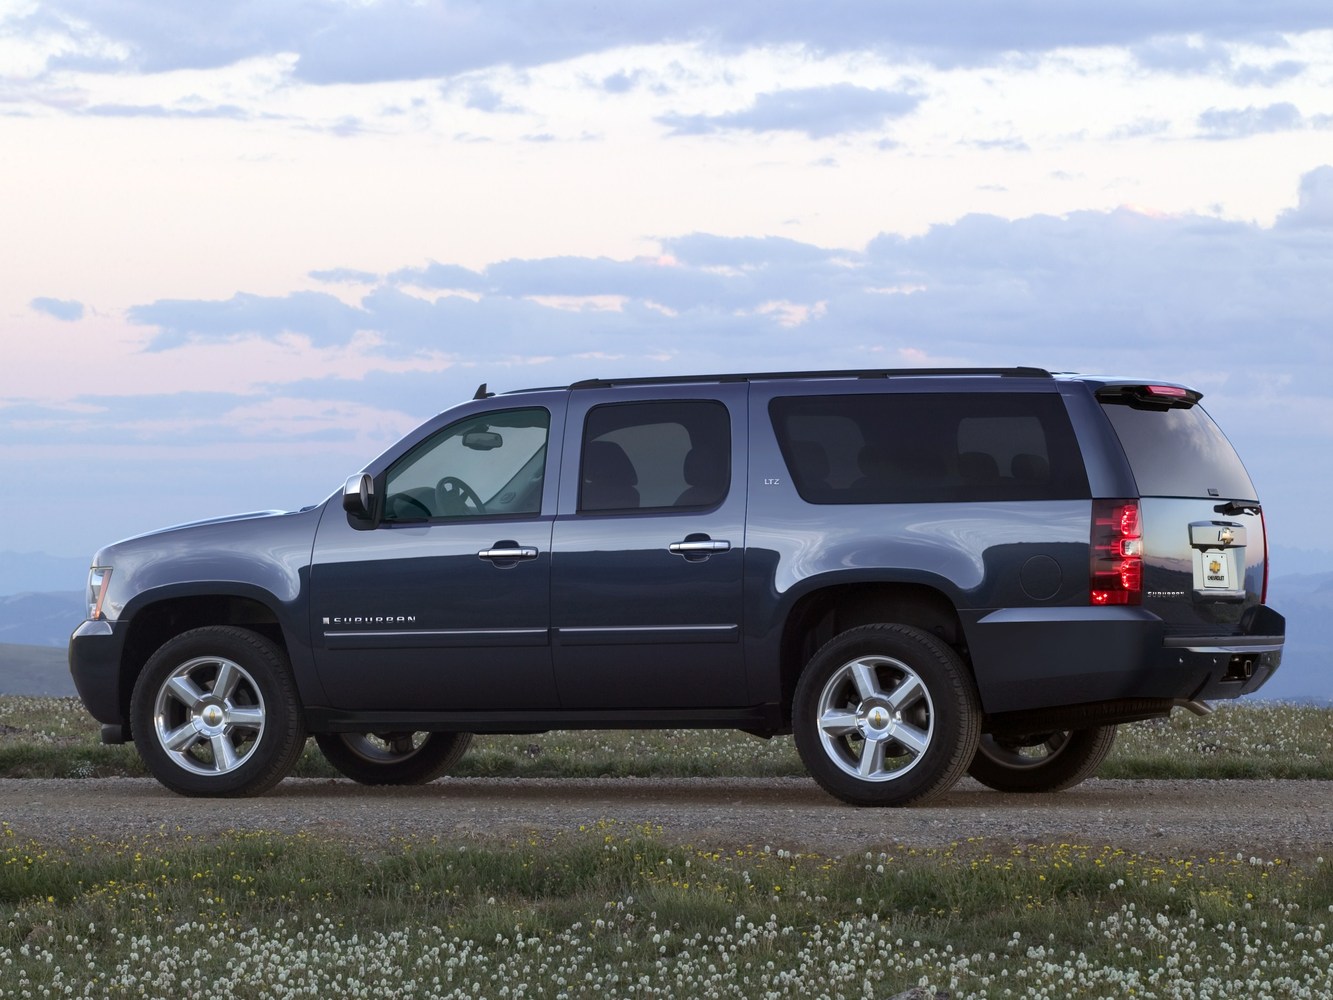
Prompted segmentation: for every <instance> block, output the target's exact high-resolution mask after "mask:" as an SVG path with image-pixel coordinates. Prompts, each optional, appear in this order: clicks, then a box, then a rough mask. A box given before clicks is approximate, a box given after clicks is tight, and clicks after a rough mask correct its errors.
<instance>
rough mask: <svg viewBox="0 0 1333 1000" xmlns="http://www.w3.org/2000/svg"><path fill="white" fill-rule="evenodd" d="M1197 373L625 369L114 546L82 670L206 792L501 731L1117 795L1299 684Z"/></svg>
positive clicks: (446, 749)
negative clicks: (1140, 774) (1156, 730)
mask: <svg viewBox="0 0 1333 1000" xmlns="http://www.w3.org/2000/svg"><path fill="white" fill-rule="evenodd" d="M1199 399H1200V393H1198V392H1196V391H1194V390H1192V389H1189V388H1186V387H1183V386H1180V385H1174V384H1169V383H1163V382H1151V381H1142V380H1134V379H1131V380H1125V379H1118V378H1093V377H1087V376H1080V375H1052V374H1050V373H1048V372H1046V371H1042V370H1039V369H1033V368H1006V369H932V370H922V369H909V370H901V371H850V372H809V373H777V374H773V373H770V374H737V375H713V376H697V377H685V378H639V379H618V380H600V379H598V380H592V381H585V382H578V383H575V384H573V385H570V386H566V387H562V388H548V389H534V390H526V391H521V392H511V393H506V394H504V395H499V396H497V395H495V394H493V393H488V392H486V387H485V385H483V386H482V387H481V388H480V389H479V390H478V392H477V395H476V396H475V397H474V398H473V399H472V400H471V401H470V402H467V403H464V404H462V405H461V406H458V407H455V408H454V409H451V410H448V411H446V412H444V413H442V414H440V415H439V416H438V417H436V418H435V419H433V420H430V421H428V422H427V423H425V424H423V425H422V426H421V427H420V428H418V429H417V430H416V431H414V432H412V433H411V434H409V435H408V436H407V437H406V438H404V439H403V440H402V441H401V442H399V443H398V444H396V445H394V446H393V447H392V448H390V449H389V450H388V451H386V452H385V453H384V454H383V455H381V456H380V457H379V458H377V459H376V460H375V461H373V462H371V463H370V465H368V466H367V467H366V469H365V471H364V472H362V473H360V474H358V475H356V476H353V477H352V478H351V479H349V480H348V481H347V484H346V486H345V487H344V488H343V490H342V492H341V493H339V494H336V495H335V496H334V497H331V498H330V499H329V500H328V501H326V502H324V503H322V504H319V505H317V506H314V507H308V508H305V509H304V510H300V511H296V512H293V513H282V512H277V511H269V512H264V513H258V514H246V515H242V516H239V517H232V518H225V519H220V520H213V521H203V522H200V523H197V524H189V525H184V526H181V527H175V528H168V529H166V530H164V531H160V532H156V533H153V534H148V535H144V536H141V537H138V538H133V539H130V540H128V541H123V542H118V543H116V544H115V545H111V546H109V547H107V548H105V549H103V550H102V551H100V552H98V553H97V556H96V558H95V560H94V564H93V567H92V571H91V574H90V578H89V594H88V603H89V612H88V619H87V620H86V621H85V622H84V623H83V624H82V625H80V626H79V628H78V630H77V631H76V632H75V633H74V635H73V638H72V641H71V643H70V653H69V656H70V667H71V671H72V673H73V676H74V680H75V683H76V684H77V686H78V690H79V693H80V695H81V697H82V699H83V702H84V704H85V705H86V706H87V707H88V710H89V711H90V712H91V713H92V715H93V716H95V717H96V718H97V719H98V720H99V721H101V722H102V723H103V724H104V725H103V727H102V738H103V740H104V742H108V743H120V742H126V741H127V740H129V739H131V738H132V739H133V740H134V742H135V743H136V745H137V746H138V749H139V752H140V754H141V755H142V756H143V759H144V761H145V762H146V764H147V766H148V768H149V769H150V770H151V771H152V773H153V774H154V775H155V776H156V777H157V778H158V779H159V780H160V781H161V782H162V783H163V784H164V785H166V786H167V787H168V788H171V789H173V790H175V791H177V792H180V793H182V794H186V795H219V796H235V795H248V794H256V793H259V792H262V791H264V790H266V789H268V788H270V787H271V786H273V785H274V784H275V783H276V782H278V781H279V780H281V779H282V777H283V776H284V775H285V774H287V772H288V771H289V770H290V768H291V767H292V765H293V763H294V762H295V760H296V758H297V756H298V755H299V754H300V753H301V751H302V748H303V747H304V745H305V741H306V736H307V734H313V735H314V737H315V739H316V741H317V742H318V744H319V747H320V749H321V751H322V752H323V753H324V755H325V756H326V757H327V758H328V759H329V761H330V762H331V763H332V764H333V766H334V767H336V768H337V769H338V770H339V771H341V772H342V773H344V774H346V775H347V776H349V777H351V778H354V779H356V780H357V781H361V782H366V783H371V784H408V783H417V782H424V781H429V780H431V779H433V778H435V777H437V776H438V775H440V774H442V773H444V771H445V770H447V769H448V768H449V767H450V766H451V765H452V764H454V763H455V762H456V761H457V760H458V758H459V757H460V756H461V755H462V754H463V752H464V751H465V750H466V748H467V746H468V744H469V742H470V741H471V735H470V734H472V733H535V732H541V731H545V730H549V729H599V728H635V727H714V728H736V729H741V730H744V731H746V732H749V733H753V734H755V735H757V736H764V737H768V736H772V735H775V734H779V733H793V734H794V736H795V741H796V746H797V748H798V749H799V751H800V754H801V758H802V760H803V761H804V763H805V765H806V766H807V768H808V769H809V771H810V773H811V775H813V777H814V778H815V779H816V780H817V781H818V782H819V784H820V785H822V786H823V787H824V788H825V789H827V790H828V791H829V792H830V793H832V794H833V795H834V796H837V797H838V798H840V799H843V800H845V801H847V802H851V803H855V804H858V805H905V804H908V803H914V802H922V801H925V800H927V799H929V798H931V797H932V796H935V795H938V794H940V793H941V792H943V791H945V790H946V789H948V788H949V787H950V786H951V785H953V783H954V782H955V781H956V780H957V779H958V778H959V777H961V776H962V775H963V774H964V773H970V774H971V775H972V776H973V777H975V778H976V779H977V780H979V781H981V782H983V783H984V784H986V785H988V786H990V787H992V788H996V789H1000V790H1003V791H1050V790H1054V789H1059V788H1065V787H1068V786H1070V785H1073V784H1076V783H1077V782H1079V781H1081V780H1083V779H1084V778H1086V777H1088V776H1089V775H1090V774H1092V773H1093V772H1094V771H1095V770H1096V768H1097V766H1098V765H1099V764H1100V763H1101V761H1102V760H1103V758H1104V757H1105V756H1106V754H1107V752H1108V750H1109V749H1110V746H1111V742H1112V739H1113V737H1114V735H1115V727H1116V725H1118V724H1119V723H1122V722H1129V721H1132V720H1138V719H1147V718H1153V717H1159V716H1165V715H1167V714H1169V713H1170V712H1171V710H1172V709H1173V707H1177V706H1186V707H1189V708H1192V709H1194V710H1197V711H1206V710H1207V706H1206V704H1204V699H1213V698H1234V697H1237V696H1239V695H1242V694H1246V693H1249V692H1252V691H1254V690H1256V689H1258V688H1259V687H1260V686H1261V685H1263V683H1264V682H1265V681H1266V680H1267V679H1268V678H1269V677H1270V676H1272V674H1273V672H1274V671H1275V670H1276V669H1277V667H1278V663H1279V661H1280V659H1281V655H1282V645H1283V637H1284V632H1285V622H1284V620H1283V618H1282V616H1281V615H1279V614H1277V613H1276V612H1274V611H1273V610H1271V609H1270V608H1268V607H1267V606H1266V605H1265V603H1264V598H1265V590H1266V587H1267V555H1266V538H1265V532H1264V519H1263V514H1262V511H1261V509H1260V506H1259V501H1258V497H1257V494H1256V493H1255V490H1254V487H1253V485H1251V483H1250V479H1249V476H1248V475H1247V474H1246V472H1245V469H1244V467H1243V466H1242V465H1241V463H1240V460H1239V459H1238V458H1237V457H1236V454H1235V452H1234V451H1233V450H1232V448H1231V445H1230V444H1229V443H1228V442H1227V440H1226V438H1225V437H1224V436H1223V435H1222V433H1221V432H1220V431H1219V430H1218V428H1217V427H1216V425H1215V424H1214V423H1213V421H1212V420H1211V419H1210V418H1209V417H1208V415H1207V414H1206V413H1205V412H1204V411H1203V409H1202V408H1201V407H1200V406H1199V405H1198V402H1199Z"/></svg>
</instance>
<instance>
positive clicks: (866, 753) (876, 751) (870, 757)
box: [856, 740, 886, 778]
mask: <svg viewBox="0 0 1333 1000" xmlns="http://www.w3.org/2000/svg"><path fill="white" fill-rule="evenodd" d="M885 742H886V741H885V740H865V741H864V742H863V743H862V744H861V760H860V762H859V763H858V764H857V768H856V770H857V772H858V773H859V774H860V775H861V777H863V778H873V777H874V776H875V775H877V774H879V773H880V772H881V771H883V770H884V745H885Z"/></svg>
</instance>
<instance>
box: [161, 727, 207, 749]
mask: <svg viewBox="0 0 1333 1000" xmlns="http://www.w3.org/2000/svg"><path fill="white" fill-rule="evenodd" d="M198 742H199V731H198V730H197V729H195V728H194V723H193V722H187V723H185V725H183V726H179V727H177V728H176V729H173V730H171V731H170V732H166V733H163V734H162V745H163V746H164V747H166V748H167V749H168V750H170V751H171V752H172V753H184V752H185V751H187V750H189V749H190V747H192V746H194V745H195V744H196V743H198Z"/></svg>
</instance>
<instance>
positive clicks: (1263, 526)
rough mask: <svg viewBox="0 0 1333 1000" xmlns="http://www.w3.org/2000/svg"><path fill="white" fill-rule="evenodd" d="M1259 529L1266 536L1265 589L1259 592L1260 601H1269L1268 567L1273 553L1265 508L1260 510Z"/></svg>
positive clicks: (1262, 602)
mask: <svg viewBox="0 0 1333 1000" xmlns="http://www.w3.org/2000/svg"><path fill="white" fill-rule="evenodd" d="M1259 531H1260V532H1261V533H1262V534H1263V536H1264V589H1263V590H1261V591H1260V592H1259V603H1260V604H1267V603H1268V567H1269V566H1270V565H1271V564H1272V561H1273V553H1271V552H1269V551H1268V522H1267V521H1265V520H1264V512H1263V510H1260V511H1259Z"/></svg>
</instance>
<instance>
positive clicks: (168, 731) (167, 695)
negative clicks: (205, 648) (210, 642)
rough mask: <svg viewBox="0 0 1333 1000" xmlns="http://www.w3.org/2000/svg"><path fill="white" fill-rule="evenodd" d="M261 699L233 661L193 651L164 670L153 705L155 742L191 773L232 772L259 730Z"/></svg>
mask: <svg viewBox="0 0 1333 1000" xmlns="http://www.w3.org/2000/svg"><path fill="white" fill-rule="evenodd" d="M264 726H265V711H264V698H263V695H262V694H260V691H259V685H258V684H257V683H256V682H255V679H254V678H253V677H252V676H250V674H249V673H248V672H247V671H246V670H245V668H244V667H242V666H241V665H240V664H238V663H236V662H235V661H234V660H229V659H226V658H224V657H219V656H198V657H195V658H194V659H190V660H186V661H185V662H184V663H182V664H181V665H180V666H178V667H177V668H176V669H175V670H173V671H171V673H170V674H168V675H167V677H166V679H165V680H164V681H163V682H162V684H161V686H160V687H159V688H158V690H157V698H156V699H155V701H154V704H153V728H154V731H155V733H156V736H157V741H158V743H159V744H160V745H161V747H162V749H163V750H165V751H166V752H167V754H168V756H169V758H170V759H171V760H173V761H174V762H175V763H176V764H177V765H178V766H179V767H181V768H182V769H184V770H186V771H189V772H191V773H193V774H200V775H210V776H211V775H220V774H227V773H229V772H231V771H235V770H236V769H237V768H238V767H241V766H242V765H243V764H245V762H246V761H247V760H248V759H249V758H250V755H251V754H252V753H254V751H255V748H256V747H258V746H259V743H260V740H261V739H262V738H263V735H264Z"/></svg>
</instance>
